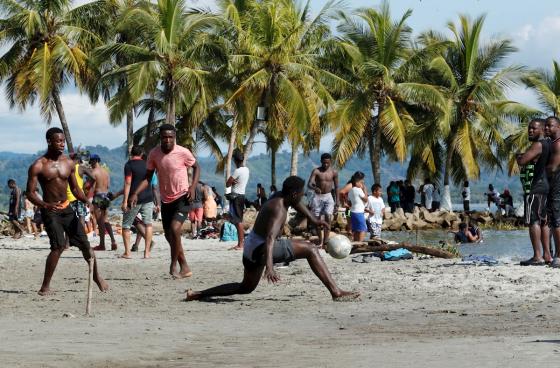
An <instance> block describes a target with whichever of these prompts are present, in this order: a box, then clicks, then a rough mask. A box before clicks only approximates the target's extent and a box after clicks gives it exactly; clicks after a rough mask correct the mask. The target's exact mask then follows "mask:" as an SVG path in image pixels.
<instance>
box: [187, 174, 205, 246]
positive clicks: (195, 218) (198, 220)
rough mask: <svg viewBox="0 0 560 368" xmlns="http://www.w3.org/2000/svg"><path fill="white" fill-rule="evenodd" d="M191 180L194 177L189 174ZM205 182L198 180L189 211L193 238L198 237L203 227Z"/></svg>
mask: <svg viewBox="0 0 560 368" xmlns="http://www.w3.org/2000/svg"><path fill="white" fill-rule="evenodd" d="M189 181H191V182H192V178H191V177H190V176H189ZM203 202H204V183H202V182H200V181H199V182H198V183H197V184H196V188H195V190H194V197H193V199H192V201H191V210H190V211H189V220H190V222H191V234H192V239H198V238H199V235H200V229H202V219H203V218H204V203H203Z"/></svg>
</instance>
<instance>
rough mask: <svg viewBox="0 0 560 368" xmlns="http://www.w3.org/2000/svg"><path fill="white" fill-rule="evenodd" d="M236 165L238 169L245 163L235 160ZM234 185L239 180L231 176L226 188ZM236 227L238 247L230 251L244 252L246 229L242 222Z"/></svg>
mask: <svg viewBox="0 0 560 368" xmlns="http://www.w3.org/2000/svg"><path fill="white" fill-rule="evenodd" d="M234 163H235V166H237V167H241V166H243V161H239V160H235V161H234ZM233 184H237V179H235V178H234V177H233V176H230V177H229V178H228V180H226V187H227V188H229V187H231V186H232V185H233ZM235 227H236V228H237V245H236V246H235V247H231V248H230V250H242V249H243V245H244V244H245V227H244V226H243V223H242V222H240V223H238V224H236V225H235Z"/></svg>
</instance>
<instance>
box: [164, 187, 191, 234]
mask: <svg viewBox="0 0 560 368" xmlns="http://www.w3.org/2000/svg"><path fill="white" fill-rule="evenodd" d="M191 209H192V207H191V202H190V201H189V200H188V199H187V196H186V195H184V196H182V197H179V198H178V199H176V200H174V201H173V202H169V203H165V202H163V203H162V204H161V222H162V225H163V230H164V231H167V230H169V229H170V228H171V222H172V221H173V220H175V221H179V222H180V223H183V222H184V221H185V220H186V219H187V217H188V215H189V212H190V211H191Z"/></svg>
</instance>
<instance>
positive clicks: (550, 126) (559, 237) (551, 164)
mask: <svg viewBox="0 0 560 368" xmlns="http://www.w3.org/2000/svg"><path fill="white" fill-rule="evenodd" d="M544 130H545V134H546V136H547V137H550V139H552V152H551V154H550V158H549V159H548V164H547V165H546V172H547V174H548V175H549V177H551V178H552V177H554V176H555V175H556V173H557V172H558V170H560V124H558V120H556V119H546V125H545V129H544ZM552 237H553V238H554V244H555V246H556V251H555V252H554V255H555V258H559V255H560V228H559V227H556V228H552Z"/></svg>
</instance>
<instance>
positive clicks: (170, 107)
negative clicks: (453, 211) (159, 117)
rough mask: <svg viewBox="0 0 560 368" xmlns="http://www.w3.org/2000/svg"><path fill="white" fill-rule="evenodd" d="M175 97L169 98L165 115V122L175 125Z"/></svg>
mask: <svg viewBox="0 0 560 368" xmlns="http://www.w3.org/2000/svg"><path fill="white" fill-rule="evenodd" d="M175 120H176V119H175V99H174V98H173V96H171V97H170V98H169V102H168V103H167V114H166V116H165V122H166V123H167V124H171V125H173V126H175Z"/></svg>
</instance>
